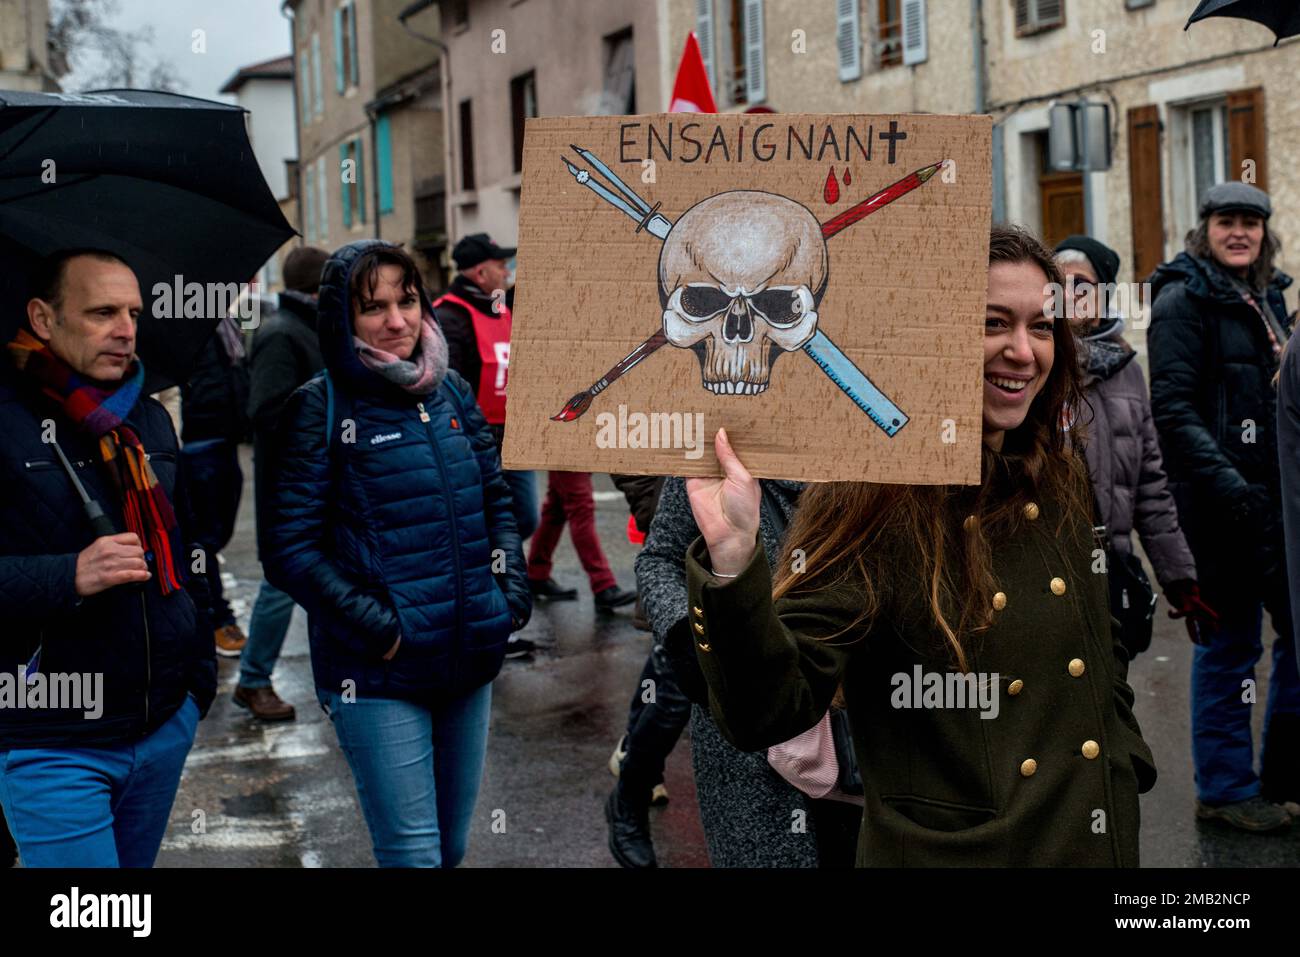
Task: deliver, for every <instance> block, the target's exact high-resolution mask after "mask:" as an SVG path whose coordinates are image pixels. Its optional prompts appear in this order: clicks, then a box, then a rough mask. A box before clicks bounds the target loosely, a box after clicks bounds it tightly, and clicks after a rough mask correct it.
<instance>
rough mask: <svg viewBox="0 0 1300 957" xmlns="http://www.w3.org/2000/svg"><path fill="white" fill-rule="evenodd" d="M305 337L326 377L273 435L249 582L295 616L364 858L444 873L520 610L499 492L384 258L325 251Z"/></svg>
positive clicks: (523, 616) (518, 577)
mask: <svg viewBox="0 0 1300 957" xmlns="http://www.w3.org/2000/svg"><path fill="white" fill-rule="evenodd" d="M319 331H320V342H321V349H322V352H323V354H324V357H325V367H326V372H325V373H324V374H323V375H321V376H318V377H316V378H314V379H312V380H311V381H310V382H308V383H307V384H306V385H304V386H303V387H302V388H300V389H298V390H297V391H296V392H295V393H294V394H293V395H292V396H291V397H290V399H289V402H288V404H287V405H286V406H285V410H284V413H283V416H282V421H281V425H280V429H279V435H280V437H281V442H282V446H283V448H282V451H281V455H280V458H279V460H278V462H277V465H276V471H277V481H276V485H275V493H274V521H273V524H272V525H271V527H270V529H269V530H268V532H267V534H266V536H265V542H264V545H265V550H264V554H263V561H264V564H265V567H266V573H267V577H268V578H269V579H270V581H271V584H273V585H275V586H276V587H277V588H281V589H283V590H284V591H286V592H288V593H289V594H290V595H292V596H293V599H294V601H296V602H297V603H298V604H300V605H302V606H303V607H304V608H306V609H307V613H308V628H309V635H310V641H311V657H312V672H313V675H314V678H315V682H316V690H317V695H318V697H319V699H320V702H321V705H322V707H323V708H324V709H325V710H326V712H327V713H328V714H329V716H330V720H331V721H332V722H333V724H334V728H335V731H336V732H337V734H338V737H339V743H340V745H341V746H342V748H343V751H344V754H345V755H346V756H347V759H348V764H349V765H350V767H351V768H352V773H353V776H354V777H355V778H356V781H357V792H358V796H359V797H360V800H361V807H362V811H363V812H364V814H365V818H366V823H367V825H368V826H369V828H370V835H371V839H372V841H373V844H374V852H375V858H376V860H377V861H378V862H379V864H380V865H381V866H423V867H439V866H441V867H454V866H455V865H456V864H457V863H459V862H460V860H461V859H462V857H463V856H464V853H465V848H466V843H467V839H468V835H469V824H470V819H471V816H472V814H473V809H474V803H475V801H476V799H477V795H478V786H479V781H480V779H481V777H482V772H483V763H484V756H485V751H486V746H487V730H488V718H489V711H490V704H491V682H492V679H493V678H495V677H496V675H497V673H498V671H499V670H500V668H501V663H502V659H503V656H504V654H505V649H506V639H507V637H508V636H509V634H510V632H511V631H512V630H514V629H518V628H522V627H523V626H524V624H525V623H526V622H527V620H528V617H529V614H530V613H531V610H532V605H531V601H530V598H529V594H528V583H527V577H526V572H525V567H524V559H523V552H522V550H521V549H520V544H519V534H518V532H517V530H516V527H515V519H514V513H513V511H512V509H511V500H510V490H509V487H508V486H507V485H506V483H505V480H504V479H503V478H502V477H501V463H500V459H499V457H498V455H497V450H496V444H495V442H494V441H493V438H492V433H491V431H490V430H489V428H488V425H487V422H485V421H484V419H483V416H482V414H481V413H480V412H479V409H478V405H477V403H476V402H475V401H474V396H473V394H472V392H471V391H470V389H469V387H468V385H467V384H466V383H465V380H464V379H462V378H461V377H460V376H458V375H457V374H456V373H455V372H452V371H449V370H448V368H447V349H446V343H445V341H444V340H443V337H442V333H441V331H440V330H439V329H438V325H437V323H436V322H434V320H433V315H432V311H431V308H430V304H429V301H428V298H427V297H426V296H425V294H424V289H423V285H422V282H421V279H420V274H419V270H418V269H417V268H416V265H415V263H414V262H413V261H412V260H411V258H410V257H409V256H408V255H407V254H406V253H404V252H402V251H401V249H400V248H398V247H396V246H393V245H390V244H387V243H382V242H379V241H377V240H367V241H362V242H356V243H352V244H350V245H347V246H344V247H343V248H341V249H339V250H337V251H336V252H335V253H334V255H333V256H332V257H331V258H330V260H329V261H328V262H327V263H326V265H325V269H324V272H323V274H322V277H321V287H320V319H319ZM398 729H401V730H400V733H398Z"/></svg>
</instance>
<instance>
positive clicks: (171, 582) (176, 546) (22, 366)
mask: <svg viewBox="0 0 1300 957" xmlns="http://www.w3.org/2000/svg"><path fill="white" fill-rule="evenodd" d="M9 355H10V357H11V358H12V359H13V363H14V366H15V367H16V368H17V369H18V370H19V371H20V372H21V373H22V374H24V375H26V376H27V377H28V378H29V379H31V381H32V382H34V383H35V384H36V385H37V386H38V387H39V388H40V390H41V392H42V393H44V394H45V395H46V396H48V397H49V398H50V399H52V400H53V401H54V402H56V403H58V405H59V407H60V408H62V410H63V413H64V414H65V415H66V416H67V417H68V418H69V419H71V420H72V422H73V424H74V425H76V426H77V427H78V428H79V429H81V430H83V431H84V432H86V433H88V434H89V435H91V436H92V437H93V438H96V439H98V440H99V453H100V456H101V458H102V459H103V462H104V467H105V469H106V470H107V472H108V475H109V478H110V479H111V480H112V483H113V487H114V488H115V489H116V490H117V492H118V495H119V496H120V498H121V502H122V512H123V514H124V515H125V517H126V528H127V531H130V532H134V533H135V534H136V535H137V536H138V537H139V539H140V542H141V543H142V544H143V546H144V549H145V551H146V552H151V553H152V555H146V558H152V559H153V561H154V563H155V566H156V568H157V570H158V585H159V587H160V588H161V589H162V593H163V594H164V595H169V594H171V593H172V592H174V591H176V590H177V589H179V588H181V587H182V584H183V583H184V580H185V579H184V575H183V573H182V572H181V569H180V568H179V567H178V566H177V564H176V556H177V555H179V554H180V553H181V542H180V529H179V526H178V525H177V524H176V514H175V512H173V511H172V505H171V502H169V501H168V500H167V493H165V492H164V491H163V490H162V486H160V485H159V484H158V476H157V475H155V474H154V471H153V468H152V467H151V466H150V465H149V459H148V458H147V457H146V456H145V451H144V446H143V445H142V444H141V443H140V437H139V436H138V435H136V433H135V430H134V429H132V428H131V427H130V426H128V425H127V424H126V417H127V415H128V414H129V413H130V411H131V409H132V408H133V407H134V406H135V404H136V402H138V401H139V399H140V392H141V389H142V388H143V386H144V366H143V365H142V364H141V362H140V360H139V359H136V361H135V362H134V363H133V364H132V367H131V369H130V370H129V371H128V373H127V377H126V378H125V379H123V380H122V383H121V384H120V385H118V386H117V388H115V389H113V390H112V391H108V390H105V389H102V388H100V387H99V386H98V385H96V384H94V383H93V382H91V381H90V380H88V379H85V378H82V377H81V376H79V375H78V374H77V373H76V372H74V371H73V369H72V367H71V366H69V365H68V364H67V363H66V362H64V361H63V360H62V359H60V358H59V357H58V356H56V355H55V354H54V353H53V352H52V351H51V350H50V348H49V346H48V345H46V344H45V343H44V342H42V341H41V340H40V339H37V338H36V337H35V336H34V335H32V334H31V333H30V332H28V331H27V330H26V329H20V330H19V331H18V335H17V336H15V337H14V339H13V341H12V342H10V343H9Z"/></svg>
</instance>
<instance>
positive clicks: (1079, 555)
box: [686, 507, 1156, 867]
mask: <svg viewBox="0 0 1300 957" xmlns="http://www.w3.org/2000/svg"><path fill="white" fill-rule="evenodd" d="M1031 512H1032V513H1035V514H1036V517H1035V518H1034V519H1033V520H1030V519H1025V520H1024V521H1023V522H1022V523H1021V526H1020V528H1019V529H1018V530H1017V531H1016V532H1015V533H1014V534H1013V535H1012V536H1011V538H1010V540H1009V541H1006V542H1004V543H1002V544H1000V545H995V546H994V549H993V565H994V578H995V580H996V581H997V582H998V583H999V588H1001V593H1000V594H1002V595H1003V597H1002V598H998V599H997V601H994V600H993V599H994V596H990V601H991V602H992V603H993V604H994V607H995V608H996V607H997V606H998V605H999V604H1003V605H1004V607H1003V608H1002V609H1001V610H1000V611H998V612H997V613H996V615H995V617H994V623H993V626H992V627H991V628H990V629H989V630H988V631H987V632H985V634H984V635H983V636H982V637H981V639H980V640H979V641H978V643H977V644H975V645H974V647H973V648H972V649H971V653H970V654H969V660H970V668H971V672H973V673H974V674H973V675H972V676H970V677H969V679H965V680H969V681H970V682H972V683H976V682H978V681H979V679H980V678H981V677H982V678H983V679H984V687H983V695H984V697H983V699H982V700H981V699H980V697H979V695H980V692H979V689H978V687H974V688H973V687H972V685H971V684H963V685H961V686H960V687H959V686H958V684H957V679H958V678H960V677H961V676H959V675H957V674H956V672H955V671H954V669H952V668H951V667H950V665H949V664H948V661H947V659H946V658H945V656H944V654H943V651H942V648H939V647H936V638H935V635H936V633H937V630H938V629H937V628H936V627H935V626H934V624H933V619H932V618H931V617H930V614H929V611H928V606H927V604H926V602H925V596H924V595H923V594H922V591H923V588H922V587H921V579H920V578H919V577H918V576H916V575H915V574H912V573H908V572H905V570H904V569H905V564H906V563H900V564H899V565H898V567H899V568H900V574H899V576H898V577H899V579H900V580H901V581H906V582H908V583H912V582H915V583H916V587H910V588H907V589H903V590H901V593H900V590H899V589H897V588H895V589H894V590H893V593H892V594H890V593H886V594H885V596H884V602H883V605H882V609H881V612H880V614H879V615H878V616H877V617H876V620H875V622H874V624H873V625H871V627H870V628H869V629H868V628H866V627H865V626H858V628H857V631H856V632H853V631H850V632H848V633H846V634H844V635H841V636H840V637H838V638H835V639H833V640H832V641H824V640H819V639H820V638H823V637H825V636H827V635H834V634H836V633H837V632H840V631H841V630H842V629H844V628H845V627H846V626H847V625H848V624H849V623H850V622H852V621H853V620H854V619H855V618H856V617H857V615H858V612H859V610H860V608H861V594H860V593H859V591H858V588H855V587H853V586H852V585H850V584H845V585H843V586H837V587H832V588H826V589H823V590H821V591H819V592H816V593H813V594H798V595H794V596H787V597H785V598H782V599H780V600H779V601H777V602H775V603H773V601H772V597H771V591H772V582H771V575H770V573H769V571H768V565H767V560H766V558H765V557H764V555H763V553H762V550H761V546H760V549H759V551H758V553H757V554H755V556H754V558H753V560H752V561H751V562H750V563H749V565H748V567H747V568H745V570H744V571H743V572H742V573H741V574H740V575H739V577H737V578H735V579H719V578H714V577H713V576H712V575H711V574H710V572H709V564H708V561H709V558H708V550H707V549H706V548H705V545H704V542H703V540H702V539H696V541H695V543H694V544H693V545H692V546H691V548H690V551H689V552H688V554H687V559H686V565H687V575H688V580H689V585H690V603H691V620H692V625H693V629H694V634H695V640H696V654H697V657H698V658H699V661H700V667H701V668H702V669H703V671H704V675H705V678H706V679H707V680H708V684H709V696H710V705H711V709H712V711H713V715H714V718H715V719H716V720H717V723H718V726H719V727H720V728H721V729H722V732H723V734H724V735H726V737H727V738H728V739H729V740H730V741H731V742H732V743H733V744H735V745H736V747H738V748H740V749H741V750H745V751H754V750H759V749H762V748H766V747H769V746H771V745H773V744H777V743H778V742H781V741H785V740H788V739H790V738H793V737H795V736H796V735H798V734H800V733H801V732H803V731H806V730H807V729H809V728H811V727H812V726H813V725H815V724H816V723H817V722H818V721H819V720H820V718H821V716H822V715H823V714H825V712H826V710H827V708H828V706H829V705H830V702H831V698H832V696H833V695H834V693H835V690H836V688H837V687H838V686H839V685H840V683H841V682H843V685H844V697H845V701H846V704H847V708H848V713H849V721H850V724H851V725H852V727H853V741H854V746H855V750H856V751H857V757H858V762H859V765H860V766H861V768H862V776H863V779H864V783H865V788H866V806H865V808H864V813H863V823H862V830H861V833H860V837H859V841H858V858H857V859H858V866H859V867H865V866H871V867H903V866H907V867H935V866H938V867H942V866H993V867H998V866H1072V867H1080V866H1093V867H1096V866H1100V867H1115V866H1125V867H1135V866H1137V863H1138V816H1139V812H1138V794H1139V792H1145V791H1148V790H1150V789H1151V787H1152V785H1153V784H1154V783H1155V776H1156V771H1155V765H1154V762H1153V760H1152V757H1151V751H1150V749H1149V748H1148V747H1147V745H1146V742H1145V741H1143V739H1142V732H1141V729H1140V728H1139V727H1138V724H1137V721H1136V720H1135V718H1134V717H1133V711H1132V706H1133V691H1132V689H1131V688H1129V686H1128V684H1127V682H1126V677H1127V673H1128V659H1127V656H1126V655H1125V652H1124V650H1123V647H1122V646H1121V645H1120V644H1119V643H1118V642H1116V641H1115V640H1113V638H1112V632H1111V626H1110V613H1109V602H1108V597H1107V589H1106V577H1105V575H1104V574H1101V573H1093V571H1092V564H1093V559H1092V547H1093V542H1092V533H1091V530H1090V528H1088V527H1087V526H1084V525H1082V523H1079V522H1075V523H1073V526H1072V527H1067V529H1066V530H1065V531H1064V532H1063V533H1062V534H1061V535H1060V536H1058V535H1057V534H1056V528H1057V514H1056V513H1055V510H1053V509H1051V508H1050V507H1043V508H1042V509H1041V515H1038V514H1037V512H1038V510H1037V509H1027V514H1029V513H1031ZM1054 579H1059V581H1057V582H1055V583H1054V582H1053V580H1054ZM1053 584H1055V586H1056V587H1055V589H1054V588H1053ZM1062 584H1063V585H1064V589H1063V591H1062V589H1061V587H1060V586H1061V585H1062ZM1056 592H1062V593H1061V594H1057V593H1056ZM1004 599H1005V602H1004ZM918 668H919V669H920V674H919V675H918V672H917V669H918ZM936 672H937V673H940V674H938V675H934V676H932V677H931V676H929V675H932V674H933V673H936ZM994 672H996V674H997V678H996V679H994V678H993V674H992V673H994ZM945 673H950V674H951V675H952V677H951V679H950V678H948V677H946V674H945ZM918 677H919V678H920V681H919V682H917V681H916V680H915V679H917V678H918ZM940 680H942V681H944V682H951V686H952V687H951V691H952V693H951V694H950V695H949V696H948V698H947V699H946V703H947V705H948V706H947V707H942V708H927V707H916V705H918V704H920V705H924V704H925V703H926V697H925V695H924V694H923V692H922V691H913V690H912V686H916V685H918V684H919V686H920V687H921V688H922V689H924V688H925V687H926V686H927V685H930V684H932V683H933V682H936V681H940ZM959 690H960V691H963V692H965V693H966V694H967V699H966V704H967V706H966V707H960V706H955V705H960V704H961V703H962V700H961V699H960V698H959V697H957V692H958V691H959ZM932 695H933V692H932ZM930 700H931V702H935V701H939V700H942V699H937V698H934V697H931V699H930ZM904 704H910V705H913V706H912V707H903V706H902V705H904ZM971 705H974V706H971ZM981 714H989V715H994V714H996V716H993V717H981Z"/></svg>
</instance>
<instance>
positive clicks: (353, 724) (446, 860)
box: [316, 684, 492, 867]
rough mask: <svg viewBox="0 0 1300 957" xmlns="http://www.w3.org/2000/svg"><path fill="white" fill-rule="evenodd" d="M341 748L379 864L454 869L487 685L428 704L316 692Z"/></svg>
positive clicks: (470, 798)
mask: <svg viewBox="0 0 1300 957" xmlns="http://www.w3.org/2000/svg"><path fill="white" fill-rule="evenodd" d="M316 695H317V697H318V698H319V699H320V703H321V706H322V707H323V708H324V709H325V713H326V714H328V715H329V716H330V720H331V721H332V722H333V724H334V731H335V733H337V734H338V738H339V746H340V747H341V748H342V749H343V754H344V756H345V757H346V758H347V759H348V765H349V767H351V768H352V777H353V779H354V780H355V781H356V785H357V797H358V798H359V799H360V801H361V811H362V813H363V814H364V815H365V818H366V825H367V827H369V828H370V840H371V843H372V844H373V846H374V851H375V860H376V862H378V864H379V866H380V867H455V866H456V865H457V864H459V863H460V862H461V860H462V859H464V857H465V849H466V846H467V845H468V843H469V826H470V821H471V820H472V818H473V816H474V803H475V802H476V801H477V800H478V788H479V782H480V781H481V780H482V778H483V761H484V758H485V756H486V754H487V735H488V717H489V715H490V713H491V710H492V685H491V684H486V685H484V686H483V687H481V688H478V689H476V690H474V691H471V692H470V693H469V694H468V695H465V696H464V697H462V698H456V699H454V700H452V701H448V702H445V703H440V704H437V705H435V706H433V707H430V706H428V705H425V704H417V703H415V702H413V701H402V700H398V699H396V698H357V699H356V700H354V701H351V702H344V701H343V699H342V696H341V695H340V694H339V693H338V692H334V691H325V690H322V689H320V688H317V689H316Z"/></svg>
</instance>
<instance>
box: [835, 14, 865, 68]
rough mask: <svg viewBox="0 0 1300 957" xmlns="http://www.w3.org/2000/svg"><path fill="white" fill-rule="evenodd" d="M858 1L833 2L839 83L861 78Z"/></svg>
mask: <svg viewBox="0 0 1300 957" xmlns="http://www.w3.org/2000/svg"><path fill="white" fill-rule="evenodd" d="M861 29H862V28H861V25H860V24H859V22H858V0H835V48H836V49H837V50H838V51H839V56H840V82H841V83H844V82H847V81H848V80H856V79H857V78H858V77H860V76H862V32H861Z"/></svg>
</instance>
